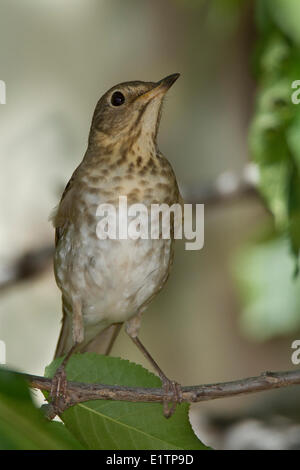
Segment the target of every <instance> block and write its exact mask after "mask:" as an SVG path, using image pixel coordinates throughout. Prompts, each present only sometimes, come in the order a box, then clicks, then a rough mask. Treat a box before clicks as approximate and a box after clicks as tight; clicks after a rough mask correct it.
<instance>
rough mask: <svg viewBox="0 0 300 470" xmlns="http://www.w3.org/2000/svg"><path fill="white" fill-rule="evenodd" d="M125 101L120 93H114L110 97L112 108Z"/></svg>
mask: <svg viewBox="0 0 300 470" xmlns="http://www.w3.org/2000/svg"><path fill="white" fill-rule="evenodd" d="M124 101H125V96H124V95H123V93H121V92H120V91H115V92H114V93H113V94H112V97H111V104H112V105H113V106H121V104H123V103H124Z"/></svg>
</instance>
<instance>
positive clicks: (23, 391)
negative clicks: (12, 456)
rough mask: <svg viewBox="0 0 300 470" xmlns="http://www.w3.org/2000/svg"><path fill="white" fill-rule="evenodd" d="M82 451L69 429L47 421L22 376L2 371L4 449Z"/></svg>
mask: <svg viewBox="0 0 300 470" xmlns="http://www.w3.org/2000/svg"><path fill="white" fill-rule="evenodd" d="M82 448H83V447H82V446H81V445H80V444H79V442H78V441H76V439H75V438H74V437H73V436H72V435H71V434H70V433H69V431H68V430H67V429H65V426H63V425H62V424H60V423H54V422H53V423H51V422H48V421H46V419H45V418H44V416H43V415H42V413H41V412H40V410H38V409H37V408H35V406H34V404H33V402H32V399H31V396H30V393H29V389H28V386H27V383H26V382H25V380H24V379H23V378H22V377H21V376H20V375H18V374H16V373H13V372H9V371H6V370H5V369H0V449H5V450H8V449H14V450H17V449H20V450H29V449H30V450H38V449H40V450H54V449H82Z"/></svg>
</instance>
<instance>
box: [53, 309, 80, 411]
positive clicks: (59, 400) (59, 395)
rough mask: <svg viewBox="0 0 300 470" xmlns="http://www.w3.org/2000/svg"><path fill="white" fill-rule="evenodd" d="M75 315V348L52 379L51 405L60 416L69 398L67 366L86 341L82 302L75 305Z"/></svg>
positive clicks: (67, 355)
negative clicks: (78, 347)
mask: <svg viewBox="0 0 300 470" xmlns="http://www.w3.org/2000/svg"><path fill="white" fill-rule="evenodd" d="M72 312H73V313H72V315H73V346H72V347H71V349H70V350H69V352H68V353H67V354H66V356H65V357H64V359H63V361H62V363H61V365H60V366H59V367H58V368H57V370H56V371H55V375H54V377H53V378H52V384H51V391H50V397H51V405H52V408H53V410H54V411H55V412H56V414H58V413H59V412H61V411H62V406H63V404H64V403H65V402H66V398H67V374H66V370H65V368H66V365H67V363H68V361H69V359H70V357H71V356H72V354H73V353H74V351H75V349H76V347H77V346H78V344H80V343H82V341H83V339H84V327H83V319H82V312H81V302H79V301H76V302H74V303H73V309H72Z"/></svg>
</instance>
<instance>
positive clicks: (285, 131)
mask: <svg viewBox="0 0 300 470" xmlns="http://www.w3.org/2000/svg"><path fill="white" fill-rule="evenodd" d="M299 20H300V2H299V1H297V0H284V1H283V0H271V1H270V0H259V1H257V3H256V21H257V25H258V28H259V40H258V45H257V51H256V61H255V62H256V63H255V66H256V74H257V77H258V81H259V90H258V94H257V103H256V109H255V115H254V119H253V123H252V126H251V130H250V149H251V153H252V157H253V160H254V161H255V162H256V163H257V165H258V167H259V170H260V183H259V188H260V191H261V193H262V195H263V197H264V198H265V201H266V203H267V205H268V207H269V208H270V210H271V211H272V213H273V215H274V218H275V222H276V227H277V229H278V231H281V232H284V233H287V234H288V237H289V241H290V247H291V250H292V252H293V254H294V255H295V258H296V260H298V255H299V250H300V137H299V136H300V105H295V104H293V103H292V100H291V95H292V93H293V92H294V91H295V90H294V89H293V88H292V83H293V82H294V81H295V80H298V79H300V32H299V31H300V30H299V26H298V25H299Z"/></svg>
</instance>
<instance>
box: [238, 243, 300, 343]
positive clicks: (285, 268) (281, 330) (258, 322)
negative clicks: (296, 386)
mask: <svg viewBox="0 0 300 470" xmlns="http://www.w3.org/2000/svg"><path fill="white" fill-rule="evenodd" d="M288 252H289V245H288V241H287V240H286V239H284V238H279V239H278V238H276V239H271V240H267V241H264V242H261V243H257V244H253V245H249V246H248V247H244V249H243V250H241V251H240V253H238V255H237V258H236V260H235V265H234V273H235V278H236V280H237V284H238V287H239V293H240V297H241V307H242V312H241V319H240V325H241V327H242V330H243V332H244V333H245V334H246V335H247V336H249V337H250V338H253V339H256V340H261V341H264V340H267V339H270V338H272V337H275V336H282V335H286V334H291V333H293V332H294V331H296V330H297V329H299V327H300V315H299V312H300V278H299V277H297V279H294V278H293V269H294V265H293V261H292V258H291V257H289V256H288Z"/></svg>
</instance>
